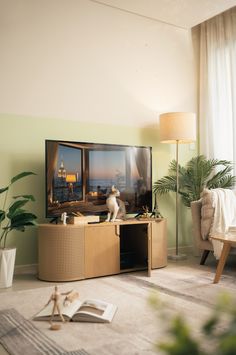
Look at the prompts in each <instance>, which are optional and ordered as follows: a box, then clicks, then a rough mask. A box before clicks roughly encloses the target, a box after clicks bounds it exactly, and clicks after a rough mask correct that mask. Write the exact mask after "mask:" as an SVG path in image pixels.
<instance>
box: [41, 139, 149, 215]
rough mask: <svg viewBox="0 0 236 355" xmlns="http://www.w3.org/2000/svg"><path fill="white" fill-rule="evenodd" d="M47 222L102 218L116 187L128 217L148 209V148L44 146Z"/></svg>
mask: <svg viewBox="0 0 236 355" xmlns="http://www.w3.org/2000/svg"><path fill="white" fill-rule="evenodd" d="M45 161H46V162H45V166H46V184H45V186H46V217H47V218H54V217H58V216H60V215H61V214H62V213H63V212H67V214H68V215H76V214H78V213H81V214H83V215H99V216H102V215H106V214H107V212H108V210H107V206H106V199H107V197H108V195H109V192H110V190H111V188H112V186H113V185H114V186H115V187H116V188H117V189H118V190H119V192H120V197H119V198H120V199H121V200H122V201H123V202H124V203H125V206H126V213H127V214H137V213H140V212H141V211H142V208H143V207H148V209H149V211H151V209H152V148H151V147H143V146H128V145H116V144H100V143H86V142H72V141H62V140H46V141H45Z"/></svg>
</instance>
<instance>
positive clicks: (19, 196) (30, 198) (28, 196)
mask: <svg viewBox="0 0 236 355" xmlns="http://www.w3.org/2000/svg"><path fill="white" fill-rule="evenodd" d="M21 197H22V198H25V199H27V200H30V201H35V198H34V196H33V195H17V196H12V198H14V199H16V198H21Z"/></svg>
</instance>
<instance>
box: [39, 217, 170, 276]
mask: <svg viewBox="0 0 236 355" xmlns="http://www.w3.org/2000/svg"><path fill="white" fill-rule="evenodd" d="M38 252H39V255H38V256H39V268H38V277H39V279H41V280H45V281H55V282H58V281H59V282H60V281H61V282H63V281H73V280H81V279H88V278H93V277H99V276H106V275H114V274H119V273H123V272H130V271H135V270H147V273H148V275H149V276H150V275H151V270H152V269H156V268H161V267H164V266H166V265H167V240H166V219H163V218H157V219H153V218H152V219H146V218H141V219H139V220H137V219H129V220H125V221H121V222H102V223H99V224H79V225H78V224H77V225H75V224H68V225H62V224H56V225H55V224H41V225H39V227H38Z"/></svg>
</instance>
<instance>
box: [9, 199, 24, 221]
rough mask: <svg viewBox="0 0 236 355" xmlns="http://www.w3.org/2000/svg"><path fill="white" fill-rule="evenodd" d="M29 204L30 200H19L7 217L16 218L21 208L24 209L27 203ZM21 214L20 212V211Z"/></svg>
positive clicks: (12, 206) (10, 209)
mask: <svg viewBox="0 0 236 355" xmlns="http://www.w3.org/2000/svg"><path fill="white" fill-rule="evenodd" d="M27 202H28V200H18V201H15V202H14V203H13V204H12V205H11V207H10V208H9V212H8V214H7V217H8V218H10V219H12V217H13V216H15V215H16V214H19V213H17V210H18V209H19V208H21V207H23V206H24V205H25V204H26V203H27ZM18 212H19V211H18Z"/></svg>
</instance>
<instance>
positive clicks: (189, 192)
mask: <svg viewBox="0 0 236 355" xmlns="http://www.w3.org/2000/svg"><path fill="white" fill-rule="evenodd" d="M218 167H222V168H221V170H218V169H216V168H218ZM232 170H233V165H232V162H230V161H227V160H218V159H207V158H206V157H205V156H204V155H198V156H196V157H193V158H192V159H191V160H190V161H189V162H188V163H187V164H186V167H183V166H181V165H179V194H180V195H181V196H182V201H183V203H184V205H185V206H187V207H190V204H191V202H192V201H196V200H198V199H199V198H200V195H201V192H202V190H203V189H204V188H208V189H215V188H218V187H221V188H225V189H230V188H232V187H233V186H234V184H235V183H236V176H234V175H232V174H231V171H232ZM176 171H177V163H176V161H175V160H172V161H171V163H170V167H169V175H168V176H164V177H163V178H161V179H159V180H157V181H156V182H155V183H154V185H153V191H154V192H155V193H157V194H159V195H163V194H165V193H168V192H169V191H174V192H176Z"/></svg>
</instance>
